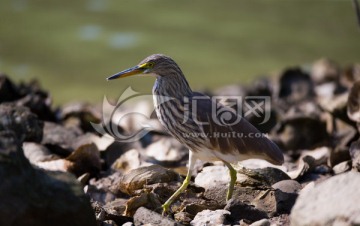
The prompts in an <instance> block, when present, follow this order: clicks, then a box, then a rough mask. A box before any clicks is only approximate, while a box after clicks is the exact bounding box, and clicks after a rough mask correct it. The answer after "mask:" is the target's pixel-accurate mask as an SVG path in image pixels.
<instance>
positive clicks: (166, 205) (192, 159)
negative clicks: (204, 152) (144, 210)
mask: <svg viewBox="0 0 360 226" xmlns="http://www.w3.org/2000/svg"><path fill="white" fill-rule="evenodd" d="M195 161H196V157H195V156H194V155H193V153H192V152H191V151H189V169H188V172H187V175H186V177H185V180H184V182H183V183H182V185H181V186H180V188H179V189H178V190H177V191H176V192H175V193H174V194H173V195H172V196H171V197H170V198H169V199H168V200H167V201H166V202H165V203H164V204H163V205H162V208H163V215H164V214H165V213H166V212H168V210H169V207H170V205H171V203H173V202H174V200H175V199H176V198H177V197H178V196H179V195H180V194H181V193H182V192H183V191H184V190H185V189H186V188H187V186H188V185H189V184H190V180H191V172H192V170H193V168H194V164H195Z"/></svg>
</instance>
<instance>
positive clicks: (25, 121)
mask: <svg viewBox="0 0 360 226" xmlns="http://www.w3.org/2000/svg"><path fill="white" fill-rule="evenodd" d="M3 130H11V131H13V132H14V133H15V134H16V136H17V137H18V139H19V140H20V141H21V142H22V141H34V142H39V141H41V139H42V136H43V122H42V121H40V120H39V119H38V117H37V116H36V115H35V114H33V113H31V112H30V110H29V109H28V108H27V107H22V106H14V105H13V104H0V131H3Z"/></svg>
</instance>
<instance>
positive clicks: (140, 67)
mask: <svg viewBox="0 0 360 226" xmlns="http://www.w3.org/2000/svg"><path fill="white" fill-rule="evenodd" d="M145 69H147V64H146V63H145V64H141V65H136V66H135V67H132V68H129V69H126V70H124V71H120V72H119V73H116V74H114V75H112V76H110V77H108V78H107V80H113V79H117V78H125V77H128V76H132V75H137V74H141V73H143V72H144V70H145Z"/></svg>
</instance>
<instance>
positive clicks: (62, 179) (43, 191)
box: [0, 131, 96, 226]
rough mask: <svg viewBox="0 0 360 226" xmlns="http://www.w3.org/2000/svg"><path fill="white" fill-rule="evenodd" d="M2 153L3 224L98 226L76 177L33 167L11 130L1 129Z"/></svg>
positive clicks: (0, 213) (0, 195)
mask: <svg viewBox="0 0 360 226" xmlns="http://www.w3.org/2000/svg"><path fill="white" fill-rule="evenodd" d="M0 156H1V158H0V177H1V178H2V181H3V182H5V183H0V199H1V202H0V225H30V226H31V225H34V226H35V225H36V226H41V225H49V222H51V225H54V226H57V225H89V226H92V225H94V226H95V225H96V222H95V216H94V213H93V211H92V209H91V206H90V202H89V199H88V197H87V196H86V195H85V194H84V193H83V191H82V186H81V185H80V184H79V182H78V181H77V180H76V178H75V177H74V176H72V175H70V174H67V173H60V172H44V171H42V170H38V169H34V168H32V166H31V165H30V163H29V161H28V160H27V159H26V158H25V156H24V154H23V151H22V150H21V147H20V143H19V141H18V140H17V139H16V135H15V134H14V133H12V132H11V131H1V132H0Z"/></svg>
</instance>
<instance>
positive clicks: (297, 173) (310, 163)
mask: <svg viewBox="0 0 360 226" xmlns="http://www.w3.org/2000/svg"><path fill="white" fill-rule="evenodd" d="M315 167H316V160H315V159H314V158H313V157H311V156H308V155H306V156H304V157H302V158H301V159H300V160H299V166H298V168H297V170H294V171H290V172H288V173H287V174H288V175H289V176H290V177H291V179H298V178H300V177H302V176H304V175H305V174H306V173H308V172H311V171H312V170H314V168H315Z"/></svg>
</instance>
